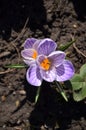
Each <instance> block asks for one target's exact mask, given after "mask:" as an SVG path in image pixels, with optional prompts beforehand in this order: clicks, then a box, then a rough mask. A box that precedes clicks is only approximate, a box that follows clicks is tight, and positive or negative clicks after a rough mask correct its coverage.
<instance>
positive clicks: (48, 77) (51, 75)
mask: <svg viewBox="0 0 86 130" xmlns="http://www.w3.org/2000/svg"><path fill="white" fill-rule="evenodd" d="M40 72H41V76H42V78H43V79H44V80H45V81H48V82H53V81H54V80H55V78H56V71H55V68H53V69H51V70H48V71H44V70H42V69H41V70H40Z"/></svg>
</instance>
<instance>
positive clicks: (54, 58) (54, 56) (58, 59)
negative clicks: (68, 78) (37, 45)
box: [48, 51, 65, 66]
mask: <svg viewBox="0 0 86 130" xmlns="http://www.w3.org/2000/svg"><path fill="white" fill-rule="evenodd" d="M48 58H49V60H50V61H51V62H52V66H58V65H60V64H62V62H63V61H64V59H65V53H64V52H62V51H54V52H52V53H51V54H50V55H49V56H48Z"/></svg>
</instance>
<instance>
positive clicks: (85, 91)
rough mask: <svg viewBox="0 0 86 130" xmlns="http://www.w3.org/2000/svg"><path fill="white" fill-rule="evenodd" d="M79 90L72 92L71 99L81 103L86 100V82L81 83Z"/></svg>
mask: <svg viewBox="0 0 86 130" xmlns="http://www.w3.org/2000/svg"><path fill="white" fill-rule="evenodd" d="M81 86H82V87H81V89H80V90H79V91H74V92H73V98H74V100H75V101H81V100H83V99H84V98H86V82H82V84H81Z"/></svg>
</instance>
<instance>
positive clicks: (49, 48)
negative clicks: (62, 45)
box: [38, 38, 57, 56]
mask: <svg viewBox="0 0 86 130" xmlns="http://www.w3.org/2000/svg"><path fill="white" fill-rule="evenodd" d="M56 47H57V44H56V43H55V42H54V41H53V40H51V39H49V38H45V39H43V40H42V41H41V42H40V44H39V46H38V54H44V55H46V56H48V55H49V54H50V53H51V52H53V51H55V50H56Z"/></svg>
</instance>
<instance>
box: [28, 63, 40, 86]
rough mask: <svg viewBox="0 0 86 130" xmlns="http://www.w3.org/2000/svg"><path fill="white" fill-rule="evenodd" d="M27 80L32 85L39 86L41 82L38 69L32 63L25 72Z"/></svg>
mask: <svg viewBox="0 0 86 130" xmlns="http://www.w3.org/2000/svg"><path fill="white" fill-rule="evenodd" d="M26 78H27V81H28V82H29V83H30V84H31V85H33V86H40V85H41V83H42V77H41V74H40V69H39V68H38V67H37V66H36V64H34V65H33V66H30V68H29V69H28V70H27V73H26Z"/></svg>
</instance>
